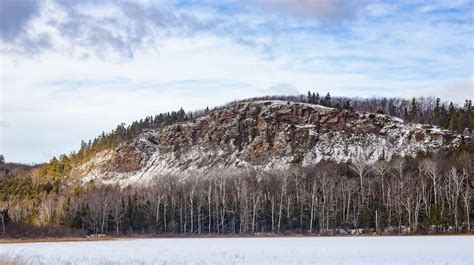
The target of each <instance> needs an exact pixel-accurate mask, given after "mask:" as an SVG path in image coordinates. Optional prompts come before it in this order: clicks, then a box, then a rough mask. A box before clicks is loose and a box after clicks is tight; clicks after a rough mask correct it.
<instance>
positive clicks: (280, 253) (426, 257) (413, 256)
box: [0, 236, 474, 264]
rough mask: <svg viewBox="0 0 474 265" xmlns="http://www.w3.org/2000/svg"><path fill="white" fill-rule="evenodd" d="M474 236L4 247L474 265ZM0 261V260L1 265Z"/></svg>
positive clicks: (26, 251)
mask: <svg viewBox="0 0 474 265" xmlns="http://www.w3.org/2000/svg"><path fill="white" fill-rule="evenodd" d="M473 246H474V237H472V236H402V237H396V236H394V237H377V236H374V237H285V238H281V237H275V238H191V239H190V238H162V239H126V240H111V241H89V242H57V243H21V244H0V261H1V257H2V256H4V255H9V256H10V257H11V256H12V255H15V254H19V255H20V256H22V257H23V258H24V259H29V260H30V261H34V262H29V263H41V264H66V263H68V264H70V263H73V264H112V263H113V264H137V263H139V264H188V263H191V264H315V263H317V264H321V263H322V264H328V263H329V264H368V263H371V264H473V262H474V261H473V252H474V250H473ZM0 263H1V262H0Z"/></svg>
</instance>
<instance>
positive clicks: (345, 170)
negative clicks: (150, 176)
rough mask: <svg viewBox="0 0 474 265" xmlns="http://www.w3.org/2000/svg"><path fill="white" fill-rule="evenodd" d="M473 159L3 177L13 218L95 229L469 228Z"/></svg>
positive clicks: (190, 231) (110, 231)
mask: <svg viewBox="0 0 474 265" xmlns="http://www.w3.org/2000/svg"><path fill="white" fill-rule="evenodd" d="M472 162H473V156H472V153H471V154H469V153H460V154H456V153H451V154H437V155H433V156H426V157H418V158H396V159H393V160H392V161H390V162H386V161H378V162H376V163H375V164H372V165H369V164H366V163H365V162H364V161H362V160H354V161H352V162H349V163H344V164H336V163H332V162H322V163H320V164H318V165H317V166H315V167H300V166H296V165H295V166H294V168H292V169H291V170H289V171H285V172H278V171H275V172H268V173H262V172H252V171H246V172H233V173H230V172H212V173H209V174H207V175H202V176H195V177H192V178H183V177H181V176H175V175H169V176H166V177H160V178H157V179H156V180H155V181H154V182H153V183H152V184H151V185H148V186H146V187H118V186H113V185H100V184H96V183H94V182H90V183H88V184H86V185H82V186H67V185H53V184H46V185H45V184H39V183H34V182H31V180H28V181H27V180H26V179H23V180H22V178H19V177H11V178H10V180H9V181H5V180H2V183H1V185H0V186H1V187H2V190H1V193H2V196H3V197H2V201H3V202H8V205H9V216H10V218H11V219H12V220H13V221H14V222H23V223H30V224H34V225H35V226H39V227H48V228H50V227H62V228H70V229H74V230H75V231H84V233H93V234H112V235H124V234H130V233H183V234H184V233H185V234H208V233H212V234H228V233H231V234H241V233H257V232H258V233H320V234H333V233H343V234H344V233H357V234H358V233H362V231H364V232H369V231H372V232H375V231H377V232H379V233H382V232H386V233H390V232H391V233H409V232H420V233H422V232H446V231H451V232H456V231H457V232H466V231H470V230H471V223H472V219H473V217H472V210H471V208H472V205H471V199H472V198H471V196H472V195H471V193H472V191H471V188H472V182H473V181H472V172H473V165H472ZM7 179H8V178H7ZM13 180H16V181H13ZM6 231H7V233H8V227H7V230H6Z"/></svg>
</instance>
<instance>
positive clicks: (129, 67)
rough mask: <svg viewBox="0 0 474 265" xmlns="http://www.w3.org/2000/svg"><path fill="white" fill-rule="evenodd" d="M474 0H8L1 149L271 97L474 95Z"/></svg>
mask: <svg viewBox="0 0 474 265" xmlns="http://www.w3.org/2000/svg"><path fill="white" fill-rule="evenodd" d="M473 9H474V2H473V1H472V0H471V1H463V0H452V1H449V0H446V1H429V0H423V1H418V0H406V1H375V0H357V1H355V0H354V1H351V0H347V1H344V0H312V1H310V0H300V1H296V0H294V1H291V0H272V1H270V0H241V1H230V0H229V1H227V0H225V1H206V0H201V1H148V0H147V1H130V2H126V1H107V0H82V1H73V0H45V1H33V0H0V22H1V25H0V26H1V33H2V34H1V39H0V62H1V65H0V72H1V84H0V85H1V89H0V104H1V110H0V154H3V155H4V156H5V159H6V160H7V161H11V162H23V163H40V162H45V161H48V160H49V159H51V157H52V156H59V155H60V154H64V153H65V154H68V153H70V152H71V151H73V150H77V149H78V148H79V145H80V142H81V140H86V141H87V140H88V139H91V138H94V137H96V136H97V135H99V134H100V133H101V132H102V131H105V132H108V131H110V130H112V129H113V128H115V127H116V126H117V125H118V124H120V123H122V122H123V123H127V124H128V123H130V122H132V121H134V120H137V119H140V118H144V117H145V116H147V115H154V114H158V113H161V112H167V111H171V110H178V109H179V108H180V107H183V108H184V109H185V110H196V109H203V108H205V107H207V106H209V107H213V106H216V105H222V104H225V103H227V102H229V101H232V100H235V99H241V98H248V97H254V96H263V95H282V94H284V95H293V94H305V93H306V92H307V91H308V90H312V91H319V92H320V94H325V93H326V92H330V93H331V95H332V96H360V97H373V96H386V97H405V98H409V97H414V96H434V97H441V98H442V99H444V100H447V101H453V102H455V103H458V104H462V103H463V102H464V100H465V99H467V98H469V99H473V98H474V96H473V95H474V71H473V70H474V48H473V44H474V39H473V38H474V37H473V36H474V27H473Z"/></svg>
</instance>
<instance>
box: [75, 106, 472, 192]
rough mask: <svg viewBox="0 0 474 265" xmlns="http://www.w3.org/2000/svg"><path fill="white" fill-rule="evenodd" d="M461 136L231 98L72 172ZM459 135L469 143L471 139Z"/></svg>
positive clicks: (411, 149)
mask: <svg viewBox="0 0 474 265" xmlns="http://www.w3.org/2000/svg"><path fill="white" fill-rule="evenodd" d="M461 141H462V137H461V136H460V135H456V134H453V133H451V132H449V131H447V130H441V129H439V128H436V127H434V126H431V125H421V124H408V123H405V122H404V121H403V120H401V119H398V118H395V117H392V116H388V115H383V114H371V113H363V112H355V111H349V110H341V109H334V108H328V107H324V106H320V105H313V104H307V103H295V102H286V101H278V100H265V101H253V102H251V101H249V102H239V103H235V104H231V105H229V106H228V107H226V108H222V109H218V110H215V111H212V112H210V113H209V114H208V115H206V116H204V117H201V118H199V119H197V120H195V121H190V122H184V123H178V124H174V125H171V126H167V127H164V128H162V129H157V130H146V131H143V132H142V133H140V134H139V135H138V137H136V138H134V139H132V140H131V141H128V142H125V143H122V144H121V145H119V146H118V147H117V148H115V149H107V150H104V151H101V152H99V153H97V154H96V155H95V156H94V157H93V158H92V159H90V160H89V161H87V162H86V163H84V164H82V165H80V166H77V167H75V168H73V169H72V170H71V172H70V174H69V175H70V176H69V177H70V178H71V179H76V180H77V179H79V180H84V181H88V180H98V181H102V182H106V183H114V182H119V183H121V184H127V183H146V182H147V181H149V180H151V179H153V178H154V177H159V176H162V175H166V174H185V175H194V174H201V173H206V172H209V171H213V170H232V171H236V170H247V169H250V170H263V171H269V170H274V169H287V168H289V167H291V166H293V165H298V164H301V165H303V166H307V165H312V164H316V163H318V162H319V161H321V160H334V161H337V162H345V161H348V160H350V159H354V158H360V159H364V160H366V161H369V162H374V161H376V160H378V159H380V158H384V159H387V160H389V159H391V158H392V157H393V156H394V155H400V156H407V155H408V156H415V155H416V154H417V153H418V152H434V151H437V150H440V149H453V148H455V147H456V146H458V145H459V144H460V142H461ZM464 141H467V142H469V143H470V142H472V139H471V138H466V139H464Z"/></svg>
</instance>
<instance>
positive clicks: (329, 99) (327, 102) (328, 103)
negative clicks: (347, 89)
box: [322, 92, 331, 107]
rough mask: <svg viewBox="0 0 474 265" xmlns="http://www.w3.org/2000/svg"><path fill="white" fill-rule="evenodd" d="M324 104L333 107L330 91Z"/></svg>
mask: <svg viewBox="0 0 474 265" xmlns="http://www.w3.org/2000/svg"><path fill="white" fill-rule="evenodd" d="M322 105H324V106H327V107H331V95H330V94H329V92H328V93H327V94H326V96H325V97H324V99H323V103H322Z"/></svg>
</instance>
